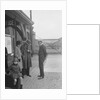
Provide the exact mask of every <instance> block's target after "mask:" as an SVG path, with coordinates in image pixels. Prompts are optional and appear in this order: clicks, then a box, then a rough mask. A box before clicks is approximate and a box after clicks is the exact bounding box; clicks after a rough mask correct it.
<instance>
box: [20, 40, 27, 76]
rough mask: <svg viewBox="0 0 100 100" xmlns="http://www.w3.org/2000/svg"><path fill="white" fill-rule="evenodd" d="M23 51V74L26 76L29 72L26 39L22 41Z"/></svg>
mask: <svg viewBox="0 0 100 100" xmlns="http://www.w3.org/2000/svg"><path fill="white" fill-rule="evenodd" d="M21 53H22V62H23V69H22V74H23V76H24V75H26V74H27V43H26V41H24V42H23V43H22V46H21Z"/></svg>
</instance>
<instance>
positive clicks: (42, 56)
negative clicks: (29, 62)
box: [38, 44, 47, 77]
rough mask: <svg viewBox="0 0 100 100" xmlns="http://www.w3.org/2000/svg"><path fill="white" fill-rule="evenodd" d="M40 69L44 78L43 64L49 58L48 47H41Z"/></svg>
mask: <svg viewBox="0 0 100 100" xmlns="http://www.w3.org/2000/svg"><path fill="white" fill-rule="evenodd" d="M38 55H39V69H40V76H42V77H44V67H43V63H44V61H45V59H46V56H47V52H46V47H45V46H44V45H43V44H42V45H41V46H40V47H39V53H38Z"/></svg>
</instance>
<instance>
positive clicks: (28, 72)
mask: <svg viewBox="0 0 100 100" xmlns="http://www.w3.org/2000/svg"><path fill="white" fill-rule="evenodd" d="M26 73H27V75H30V67H28V68H27V71H26Z"/></svg>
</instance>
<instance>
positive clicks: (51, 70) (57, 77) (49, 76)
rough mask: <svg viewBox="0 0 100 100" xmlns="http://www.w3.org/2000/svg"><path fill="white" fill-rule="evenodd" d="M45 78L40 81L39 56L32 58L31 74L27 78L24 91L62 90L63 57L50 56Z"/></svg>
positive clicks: (45, 69)
mask: <svg viewBox="0 0 100 100" xmlns="http://www.w3.org/2000/svg"><path fill="white" fill-rule="evenodd" d="M44 71H45V77H44V79H41V80H39V79H38V77H37V76H38V75H39V68H38V56H37V55H34V56H33V58H32V67H31V69H30V74H31V76H32V77H28V76H25V78H24V80H23V89H61V88H62V55H58V54H56V55H55V54H52V55H48V56H47V59H46V61H45V64H44Z"/></svg>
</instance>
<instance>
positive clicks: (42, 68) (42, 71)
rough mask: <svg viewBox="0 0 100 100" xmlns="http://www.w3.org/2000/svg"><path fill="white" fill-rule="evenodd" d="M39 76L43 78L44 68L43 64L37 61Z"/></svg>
mask: <svg viewBox="0 0 100 100" xmlns="http://www.w3.org/2000/svg"><path fill="white" fill-rule="evenodd" d="M39 69H40V76H42V77H44V66H43V62H41V61H39Z"/></svg>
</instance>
